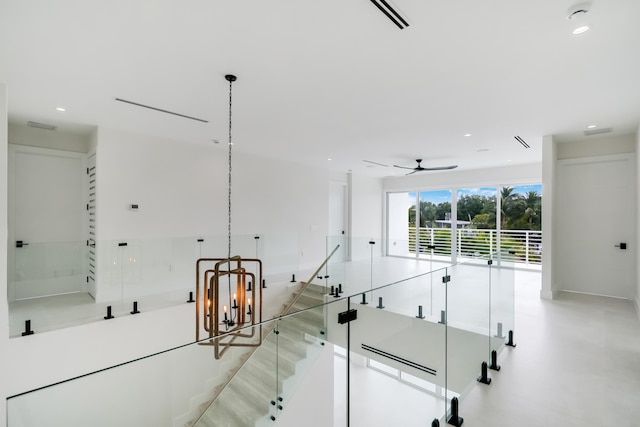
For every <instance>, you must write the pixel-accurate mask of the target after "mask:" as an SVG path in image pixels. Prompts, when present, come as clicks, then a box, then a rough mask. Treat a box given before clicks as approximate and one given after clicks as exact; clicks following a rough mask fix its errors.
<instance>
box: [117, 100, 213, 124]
mask: <svg viewBox="0 0 640 427" xmlns="http://www.w3.org/2000/svg"><path fill="white" fill-rule="evenodd" d="M116 101H120V102H124V103H125V104H130V105H135V106H136V107H142V108H148V109H150V110H154V111H159V112H161V113H167V114H171V115H174V116H178V117H183V118H185V119H190V120H195V121H197V122H202V123H209V121H208V120H204V119H199V118H197V117H193V116H187V115H186V114H180V113H174V112H173V111H168V110H163V109H162V108H157V107H152V106H150V105H144V104H140V103H138V102H133V101H127V100H126V99H122V98H116Z"/></svg>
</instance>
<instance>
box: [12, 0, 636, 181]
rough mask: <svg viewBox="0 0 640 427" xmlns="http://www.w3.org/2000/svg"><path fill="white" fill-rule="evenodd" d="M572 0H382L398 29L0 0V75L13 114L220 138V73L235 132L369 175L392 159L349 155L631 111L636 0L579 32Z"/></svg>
mask: <svg viewBox="0 0 640 427" xmlns="http://www.w3.org/2000/svg"><path fill="white" fill-rule="evenodd" d="M574 3H575V2H571V1H567V0H536V1H526V2H525V1H522V0H488V1H478V0H395V1H394V2H393V3H392V4H393V5H394V6H395V7H396V8H397V9H398V10H399V11H400V12H401V13H402V14H403V16H404V17H405V18H406V19H407V20H408V21H409V23H410V26H409V28H407V29H404V30H399V29H398V28H397V27H396V26H395V25H394V24H392V23H391V22H390V21H389V20H388V19H387V18H386V17H385V16H384V15H383V14H382V13H381V12H380V11H379V10H378V9H377V8H376V7H375V6H374V5H373V4H372V3H371V2H370V1H369V0H320V1H318V0H314V1H311V0H276V1H265V0H243V1H230V0H227V1H219V0H187V1H175V0H174V1H169V0H155V1H154V0H145V1H141V0H92V1H78V0H74V1H71V0H56V1H51V0H27V1H24V0H23V1H18V0H0V82H5V83H6V84H7V86H8V90H9V114H10V120H11V121H13V122H23V123H24V122H26V121H27V120H34V121H39V122H45V123H51V124H55V125H58V126H60V128H61V129H65V128H66V129H70V130H73V129H86V126H105V127H109V128H118V129H123V130H127V131H131V132H135V133H140V134H150V135H158V136H163V137H169V138H175V139H179V140H184V141H187V142H194V143H203V144H213V142H211V141H212V140H213V139H216V140H219V141H220V144H219V147H220V149H221V150H226V142H227V135H228V82H227V81H226V80H225V79H224V75H225V74H228V73H232V74H236V75H237V76H238V81H237V82H236V83H234V86H233V94H234V95H233V141H234V150H241V151H248V152H252V153H255V154H257V155H261V156H268V157H270V156H277V157H279V158H282V159H289V160H292V161H296V162H307V163H309V164H314V165H319V166H322V167H327V168H330V169H332V170H336V171H344V172H346V171H348V170H352V171H353V172H354V173H359V174H367V175H374V176H387V175H391V174H394V173H397V172H400V173H402V171H401V170H399V169H395V168H392V167H387V168H385V167H381V166H374V165H371V164H367V163H365V162H363V161H362V160H365V159H366V160H371V161H374V162H378V163H382V164H387V165H392V164H402V165H408V166H412V165H413V164H414V163H415V162H414V159H416V158H423V159H425V160H424V162H423V166H426V167H430V166H443V165H449V164H458V165H459V166H460V168H459V169H475V168H481V167H495V166H503V165H509V164H525V163H534V162H539V161H540V159H541V141H542V136H544V135H550V134H553V135H558V136H559V137H561V138H564V139H572V138H573V139H575V138H577V137H580V136H582V132H583V131H584V130H585V129H586V127H587V126H588V125H592V124H594V125H597V126H599V127H613V128H614V133H613V134H614V135H622V134H630V133H635V132H636V131H637V128H638V124H639V123H640V22H639V20H640V1H638V0H595V1H594V3H593V5H592V7H591V9H590V12H589V13H588V14H587V17H588V18H589V20H590V21H591V23H592V29H591V31H589V32H587V33H585V34H583V35H580V36H573V35H572V34H571V33H570V29H569V21H568V20H567V10H568V8H569V7H570V6H572V5H573V4H574ZM115 98H123V99H127V100H131V101H134V102H138V103H142V104H147V105H151V106H155V107H157V108H161V109H165V110H169V111H174V112H178V113H181V114H185V115H189V116H194V117H198V118H202V119H205V120H208V121H209V123H206V124H205V123H200V122H196V121H193V120H188V119H184V118H180V117H176V116H171V115H167V114H163V113H159V112H156V111H152V110H147V109H142V108H138V107H133V106H131V105H127V104H123V103H120V102H116V101H115V100H114V99H115ZM57 106H64V107H65V108H67V111H66V112H64V113H61V112H58V111H56V109H55V108H56V107H57ZM466 133H471V134H472V136H469V137H465V136H464V134H466ZM515 135H519V136H521V137H522V138H524V140H525V141H526V142H527V143H528V144H529V145H530V146H531V148H529V149H525V148H523V147H522V146H521V145H520V144H519V143H518V142H516V141H515V139H514V136H515ZM479 150H480V151H479ZM328 158H331V159H332V160H331V161H328V160H327V159H328ZM438 173H446V172H438Z"/></svg>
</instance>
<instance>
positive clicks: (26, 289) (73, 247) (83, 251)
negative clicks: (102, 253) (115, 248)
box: [9, 241, 88, 300]
mask: <svg viewBox="0 0 640 427" xmlns="http://www.w3.org/2000/svg"><path fill="white" fill-rule="evenodd" d="M87 256H88V250H87V242H86V241H73V242H28V243H27V242H17V243H16V248H15V257H14V265H13V268H11V269H10V271H11V270H12V274H11V276H10V286H9V288H10V293H11V295H10V297H11V298H12V299H13V300H21V299H27V298H38V297H44V296H50V295H57V294H65V293H71V292H81V291H83V290H84V291H86V286H87V285H86V283H87V282H86V277H87V270H88V269H87V262H86V260H87Z"/></svg>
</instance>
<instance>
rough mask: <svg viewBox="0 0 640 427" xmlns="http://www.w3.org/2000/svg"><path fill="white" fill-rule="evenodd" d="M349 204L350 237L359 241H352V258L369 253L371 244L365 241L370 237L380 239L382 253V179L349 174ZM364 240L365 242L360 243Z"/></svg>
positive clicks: (380, 251) (379, 252) (379, 250)
mask: <svg viewBox="0 0 640 427" xmlns="http://www.w3.org/2000/svg"><path fill="white" fill-rule="evenodd" d="M349 204H350V206H349V213H350V216H349V231H350V237H352V240H356V241H358V242H353V241H352V243H353V244H352V247H351V251H352V252H351V256H352V258H353V259H357V258H361V257H362V256H367V254H369V250H370V249H369V246H368V245H367V244H366V242H364V241H365V240H368V239H376V240H378V241H379V244H378V247H377V248H376V250H377V253H378V254H382V249H383V246H384V245H383V244H382V241H381V238H382V230H383V222H382V218H383V214H382V212H383V206H384V203H383V193H382V180H381V179H379V178H371V177H364V176H358V175H353V174H349ZM363 242H364V244H358V243H363Z"/></svg>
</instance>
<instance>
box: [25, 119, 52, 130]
mask: <svg viewBox="0 0 640 427" xmlns="http://www.w3.org/2000/svg"><path fill="white" fill-rule="evenodd" d="M27 126H29V127H32V128H38V129H44V130H56V129H57V127H56V126H54V125H48V124H46V123H38V122H31V121H29V122H27Z"/></svg>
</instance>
